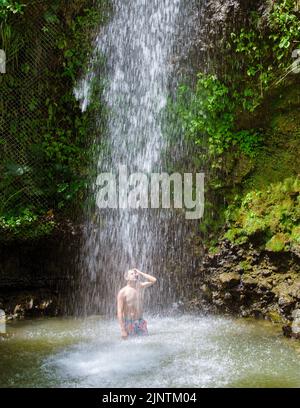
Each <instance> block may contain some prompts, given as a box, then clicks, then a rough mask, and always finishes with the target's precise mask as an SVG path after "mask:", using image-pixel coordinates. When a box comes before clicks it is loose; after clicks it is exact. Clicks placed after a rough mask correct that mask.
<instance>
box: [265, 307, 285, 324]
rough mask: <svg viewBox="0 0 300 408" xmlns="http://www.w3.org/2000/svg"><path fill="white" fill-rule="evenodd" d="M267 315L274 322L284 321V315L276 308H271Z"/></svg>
mask: <svg viewBox="0 0 300 408" xmlns="http://www.w3.org/2000/svg"><path fill="white" fill-rule="evenodd" d="M266 316H267V318H268V319H269V320H271V322H272V323H284V319H283V317H282V316H281V315H280V313H278V312H277V311H276V310H270V311H269V312H267V314H266Z"/></svg>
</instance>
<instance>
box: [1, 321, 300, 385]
mask: <svg viewBox="0 0 300 408" xmlns="http://www.w3.org/2000/svg"><path fill="white" fill-rule="evenodd" d="M147 320H148V328H149V333H150V335H149V336H148V337H143V338H135V339H130V340H127V341H123V340H121V339H120V333H119V328H118V324H117V321H111V320H106V319H104V318H101V317H99V316H96V317H91V318H88V319H70V318H49V319H35V320H24V321H18V322H12V323H10V324H7V332H8V337H7V338H0V387H124V388H127V387H299V386H300V347H299V346H300V343H299V346H298V343H297V342H295V341H291V340H287V339H285V338H284V337H283V336H282V334H281V330H280V327H277V326H274V325H272V324H271V323H269V322H265V321H254V320H242V319H232V318H224V317H201V316H191V315H185V316H180V317H149V318H148V319H147Z"/></svg>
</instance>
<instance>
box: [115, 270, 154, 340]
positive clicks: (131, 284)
mask: <svg viewBox="0 0 300 408" xmlns="http://www.w3.org/2000/svg"><path fill="white" fill-rule="evenodd" d="M139 276H142V277H144V278H145V279H147V282H140V281H139ZM125 279H126V281H127V285H126V286H125V287H124V288H122V289H121V290H120V291H119V293H118V320H119V324H120V329H121V335H122V338H123V339H126V338H127V337H128V336H129V335H133V334H147V333H148V332H147V324H146V322H145V320H144V319H143V303H144V289H145V288H147V287H149V286H151V285H153V284H154V283H155V282H156V278H154V277H153V276H151V275H148V274H146V273H144V272H141V271H139V270H138V269H136V268H135V269H130V270H129V271H128V272H127V273H126V274H125Z"/></svg>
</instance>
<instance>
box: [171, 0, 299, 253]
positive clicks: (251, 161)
mask: <svg viewBox="0 0 300 408" xmlns="http://www.w3.org/2000/svg"><path fill="white" fill-rule="evenodd" d="M299 28H300V24H299V11H298V10H297V9H296V8H295V2H294V1H292V0H281V1H276V2H272V3H271V2H270V4H269V5H268V7H267V8H265V9H264V10H263V11H262V10H261V11H260V13H258V12H257V11H251V10H249V15H248V21H247V24H246V25H245V26H243V27H242V28H240V29H239V28H237V30H236V31H235V32H231V33H230V35H229V36H228V38H227V40H226V47H225V49H224V51H223V53H224V55H223V61H225V65H226V68H227V69H226V70H223V71H221V72H219V71H220V70H219V71H218V69H217V68H216V70H215V72H209V73H207V72H201V73H199V74H198V76H197V80H196V83H195V86H194V87H190V86H187V85H182V86H181V87H180V88H179V92H178V94H177V99H176V102H175V110H176V111H177V113H178V115H179V117H180V118H181V120H182V126H183V128H184V133H185V136H186V138H187V140H189V141H190V142H191V143H193V144H194V145H195V147H197V149H196V150H195V152H196V153H195V154H194V158H193V159H194V160H195V161H198V162H199V159H200V163H202V166H206V168H207V169H208V173H209V177H208V178H207V180H208V186H207V206H206V209H207V211H206V217H205V220H204V222H203V223H202V225H201V228H202V230H204V231H205V232H206V233H207V232H210V234H211V235H210V236H209V237H210V238H211V237H213V238H214V239H211V240H210V243H211V244H213V241H214V240H216V237H217V236H218V233H217V232H216V230H217V229H219V228H220V227H223V226H224V225H226V226H227V232H226V234H225V237H226V238H229V239H230V240H232V241H234V242H237V243H241V242H245V241H246V240H247V239H249V238H251V237H255V236H257V234H258V233H259V232H261V234H262V245H265V246H266V248H269V249H271V248H273V249H274V250H275V251H277V250H284V249H288V248H290V247H291V246H297V245H298V246H299V244H300V235H299V223H300V213H299V178H298V177H299V175H298V174H299V165H300V163H299V156H300V140H299V136H300V134H299V113H298V112H299V111H298V109H299V91H298V87H299V78H298V76H297V75H295V74H298V73H299V58H298V59H295V57H297V55H298V54H297V51H295V49H296V48H297V44H298V43H299V42H300V30H299ZM218 57H220V56H219V55H218ZM298 75H299V74H298ZM207 160H208V163H206V164H205V161H207ZM223 198H225V203H224V200H222V199H223ZM218 202H219V205H218ZM213 205H214V207H215V211H213V214H211V211H210V209H211V207H212V206H213ZM216 209H218V210H217V211H216Z"/></svg>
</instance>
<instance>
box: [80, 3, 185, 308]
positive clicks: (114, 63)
mask: <svg viewBox="0 0 300 408" xmlns="http://www.w3.org/2000/svg"><path fill="white" fill-rule="evenodd" d="M191 3H192V2H189V4H187V2H186V1H183V0H151V1H149V0H114V1H113V15H112V17H111V21H110V23H109V24H108V25H107V26H106V27H102V28H100V29H99V33H98V36H97V39H96V42H95V52H94V55H98V54H99V53H100V54H101V55H102V56H104V57H105V60H106V67H107V85H106V86H105V89H104V95H103V97H104V100H105V103H106V105H107V108H108V111H109V115H108V123H107V135H108V136H107V140H106V148H105V150H102V152H101V153H100V156H99V157H98V158H97V161H96V163H93V165H94V166H96V167H97V174H100V173H103V172H112V173H114V174H117V172H118V167H119V165H126V166H127V171H128V174H131V173H133V172H142V173H146V174H149V173H150V172H153V171H155V172H161V171H166V169H163V168H162V167H163V161H162V152H163V151H164V149H166V147H167V145H166V137H165V135H164V134H163V125H164V119H163V118H164V115H163V113H164V110H165V108H166V105H167V101H168V95H169V93H170V90H171V88H172V86H173V87H174V83H176V78H175V75H174V73H175V71H176V70H175V68H176V63H175V61H176V56H177V57H178V52H176V46H177V45H178V39H179V38H181V39H182V38H183V33H185V32H186V27H187V26H188V25H187V21H186V19H187V18H188V13H187V10H189V9H190V7H191ZM186 44H187V42H186ZM186 46H187V45H186ZM180 52H182V50H181V51H180ZM97 75H98V74H97V70H96V69H95V64H93V63H91V67H90V70H89V72H88V74H87V75H86V77H85V78H84V79H83V81H81V83H80V84H79V86H78V88H77V89H76V94H77V96H78V98H79V99H81V103H82V109H83V110H85V109H86V108H87V106H88V105H89V103H90V97H91V96H90V95H91V84H92V83H93V81H95V79H96V80H97ZM174 132H175V129H174ZM91 195H92V197H93V199H94V201H95V200H96V197H97V188H96V183H95V180H94V181H93V183H92V186H91ZM183 220H184V218H183V217H182V214H178V211H177V213H175V212H173V211H168V210H159V209H157V210H154V209H137V210H132V209H130V210H129V209H101V210H99V209H98V208H97V207H96V206H92V207H90V209H89V211H88V212H87V219H86V229H85V237H84V240H85V242H84V245H83V251H82V254H81V265H82V271H83V272H82V282H81V291H82V292H83V300H82V306H83V307H84V311H85V312H86V313H89V312H95V311H97V312H99V311H100V312H103V313H107V314H111V313H112V312H114V311H115V299H116V293H117V291H118V290H119V289H120V288H121V287H122V286H123V285H124V283H125V282H124V278H123V276H124V273H125V271H126V270H127V269H128V268H130V267H137V268H139V269H140V270H142V271H145V272H147V273H150V274H153V275H154V276H157V277H158V278H159V284H158V285H157V287H156V288H152V289H150V291H152V292H150V294H151V299H152V301H151V305H152V310H154V305H155V309H156V310H161V309H162V307H163V306H169V305H171V304H174V302H175V301H178V299H179V297H178V296H179V295H178V294H179V293H180V292H182V290H181V289H180V290H179V287H180V284H181V282H180V279H181V278H182V277H183V276H185V275H186V273H187V272H188V271H189V269H190V268H191V267H192V265H190V261H189V259H188V256H187V252H186V251H185V241H186V233H187V232H186V229H187V228H189V227H188V226H187V225H186V224H187V223H188V222H184V221H183ZM185 286H186V285H185ZM149 300H150V298H147V297H146V303H147V302H148V303H149ZM80 303H81V302H80Z"/></svg>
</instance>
